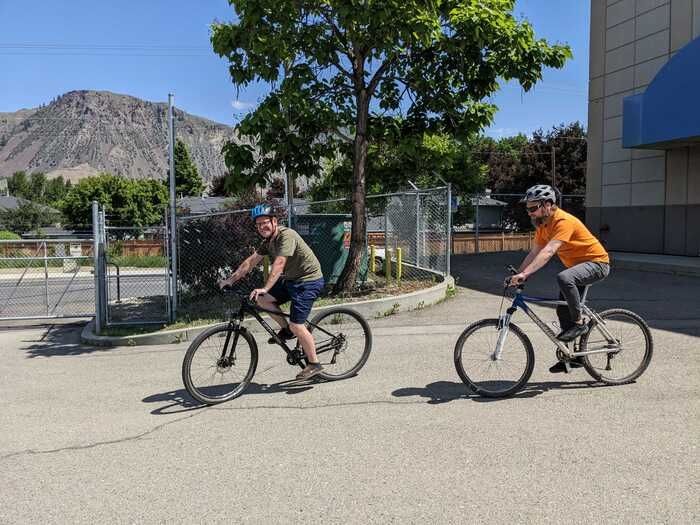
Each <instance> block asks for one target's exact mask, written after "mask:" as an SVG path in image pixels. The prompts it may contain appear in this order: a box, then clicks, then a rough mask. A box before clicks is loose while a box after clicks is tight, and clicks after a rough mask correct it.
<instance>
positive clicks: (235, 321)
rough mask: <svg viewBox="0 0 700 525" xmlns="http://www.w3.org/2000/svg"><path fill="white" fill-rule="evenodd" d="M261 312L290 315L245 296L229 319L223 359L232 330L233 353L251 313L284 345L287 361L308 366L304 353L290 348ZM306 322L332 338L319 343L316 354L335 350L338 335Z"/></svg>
mask: <svg viewBox="0 0 700 525" xmlns="http://www.w3.org/2000/svg"><path fill="white" fill-rule="evenodd" d="M260 312H265V313H267V314H272V315H279V316H282V317H287V318H288V317H290V314H286V313H284V312H277V311H272V310H266V309H264V308H261V307H259V306H257V305H254V304H251V303H249V302H248V301H247V299H244V298H243V299H242V302H241V307H240V309H239V310H238V312H234V313H232V315H231V319H230V320H229V326H230V327H231V330H229V332H228V333H227V334H226V341H224V347H223V349H222V354H221V357H222V359H223V358H225V357H226V352H227V349H228V348H229V346H228V344H229V341H230V339H231V333H232V332H233V333H234V334H235V335H234V338H233V344H232V345H231V352H232V353H233V352H234V351H235V348H236V343H237V342H238V334H239V329H240V326H241V323H242V322H243V319H244V318H245V315H246V314H249V315H251V316H252V317H253V318H254V319H255V320H257V321H258V323H259V324H260V326H262V327H263V328H264V329H265V331H266V332H267V333H268V334H269V335H270V336H272V337H273V338H275V339H276V340H277V344H279V345H280V346H281V347H282V349H283V350H284V351H285V353H286V354H287V362H288V363H289V364H290V365H295V364H296V365H298V366H299V367H301V368H304V366H306V365H305V364H304V353H303V352H300V351H299V350H297V349H291V348H289V346H287V343H286V342H285V341H284V340H283V339H280V338H279V336H278V335H277V333H276V332H275V330H274V329H273V328H272V327H271V326H270V324H269V323H268V322H267V321H265V319H263V317H262V315H260ZM306 324H307V325H311V326H313V327H314V329H317V330H320V331H321V332H323V333H324V334H326V335H327V336H329V337H330V338H331V339H330V341H328V342H326V343H324V344H321V345H318V346H317V347H316V354H323V353H325V352H327V351H329V350H333V349H334V348H335V346H336V338H337V335H335V334H332V333H330V332H328V331H326V330H324V329H323V328H321V327H320V326H318V325H316V324H314V323H312V322H311V321H306ZM334 360H335V356H334V357H333V360H331V362H333V361H334Z"/></svg>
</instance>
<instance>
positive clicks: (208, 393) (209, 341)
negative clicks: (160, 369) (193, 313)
mask: <svg viewBox="0 0 700 525" xmlns="http://www.w3.org/2000/svg"><path fill="white" fill-rule="evenodd" d="M234 341H235V345H234ZM257 364H258V346H257V344H256V343H255V339H253V336H252V335H250V333H248V331H247V330H246V329H245V328H240V329H239V330H238V337H236V332H235V331H234V330H233V329H232V328H231V326H230V325H229V324H228V323H222V324H218V325H216V326H213V327H211V328H209V329H208V330H205V331H204V332H202V333H201V334H199V335H198V336H197V337H196V338H195V340H194V341H192V344H191V345H190V347H189V348H188V349H187V353H186V354H185V359H184V360H183V362H182V381H183V383H184V384H185V388H186V389H187V391H188V392H189V393H190V395H191V396H192V397H193V398H195V399H196V400H197V401H199V402H200V403H204V404H207V405H214V404H216V403H223V402H224V401H229V400H231V399H233V398H235V397H238V396H240V395H241V394H242V393H243V391H244V390H245V389H246V387H247V386H248V385H249V384H250V381H251V380H252V379H253V374H255V368H256V367H257Z"/></svg>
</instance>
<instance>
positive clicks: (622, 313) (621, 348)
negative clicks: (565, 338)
mask: <svg viewBox="0 0 700 525" xmlns="http://www.w3.org/2000/svg"><path fill="white" fill-rule="evenodd" d="M508 270H509V271H510V272H511V273H513V274H515V273H517V271H516V270H515V268H514V267H513V266H508ZM507 289H508V285H507V284H506V285H505V287H504V290H503V297H504V299H505V295H506V291H507ZM524 289H525V286H524V285H523V284H520V285H519V286H517V288H516V292H515V296H514V298H513V303H512V305H511V306H510V308H508V309H507V310H506V312H505V313H504V314H502V315H501V314H500V312H499V316H498V318H495V319H482V320H481V321H477V322H475V323H473V324H471V325H469V326H468V327H467V328H466V329H465V330H464V332H462V335H461V336H460V337H459V339H458V340H457V344H456V346H455V351H454V362H455V368H456V369H457V373H458V374H459V377H460V378H461V379H462V381H464V383H465V384H466V385H467V386H468V387H469V388H470V389H471V390H472V391H474V392H475V393H477V394H479V395H481V396H484V397H506V396H510V395H513V394H515V393H516V392H518V391H519V390H520V389H522V388H523V387H524V386H525V384H526V383H527V381H528V380H529V379H530V375H531V374H532V369H533V367H534V365H535V353H534V351H533V348H532V343H531V342H530V339H529V338H528V337H527V335H525V333H524V332H523V331H522V330H521V329H520V328H519V327H518V326H517V325H515V324H514V323H513V322H512V318H513V315H514V314H515V312H516V311H517V310H518V309H521V310H522V311H524V312H525V313H526V314H527V316H528V317H529V318H530V319H532V321H533V322H534V323H535V324H536V325H537V326H538V327H539V328H540V330H542V331H543V332H544V333H545V335H546V336H547V337H548V338H549V339H550V340H551V341H552V343H553V344H554V345H555V346H556V355H557V358H559V359H560V360H561V361H563V362H564V364H565V367H566V371H567V372H568V371H569V363H570V361H571V360H572V359H574V358H580V362H581V363H582V364H583V366H584V368H585V369H586V371H587V372H588V373H589V374H590V375H591V376H592V377H593V378H594V379H596V380H597V381H601V382H603V383H606V384H609V385H623V384H626V383H631V382H632V381H634V380H635V379H637V378H638V377H639V376H641V375H642V373H644V371H645V370H646V368H647V367H648V366H649V362H650V361H651V357H652V353H653V348H654V343H653V340H652V337H651V331H650V330H649V326H648V325H647V323H646V322H645V321H644V319H642V318H641V317H640V316H639V315H637V314H635V313H634V312H630V311H629V310H623V309H620V308H613V309H610V310H604V311H602V312H596V311H594V310H593V309H592V308H590V307H589V306H587V305H586V296H587V294H588V289H589V286H586V287H585V288H584V291H583V293H582V296H581V302H582V304H581V308H582V311H583V315H584V318H585V319H587V322H588V328H589V329H588V331H587V332H586V333H585V334H583V335H582V336H581V337H580V338H578V339H577V340H574V341H572V342H570V343H564V342H562V341H559V340H558V339H557V337H556V334H555V333H554V332H553V331H552V329H551V328H550V327H549V326H547V324H546V323H545V322H544V321H543V320H542V319H541V318H540V317H539V316H538V315H537V314H535V312H534V311H533V310H532V309H531V308H530V307H529V306H528V303H533V304H544V305H554V306H559V305H566V304H567V303H566V301H561V300H558V299H545V298H540V297H530V296H527V295H525V294H524V293H523V290H524ZM502 308H503V302H501V309H502Z"/></svg>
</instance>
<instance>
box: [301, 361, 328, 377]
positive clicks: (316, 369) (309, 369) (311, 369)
mask: <svg viewBox="0 0 700 525" xmlns="http://www.w3.org/2000/svg"><path fill="white" fill-rule="evenodd" d="M321 372H323V367H322V366H321V363H309V364H308V365H306V368H304V370H302V371H301V372H299V373H298V374H297V379H311V378H312V377H313V376H315V375H316V374H320V373H321Z"/></svg>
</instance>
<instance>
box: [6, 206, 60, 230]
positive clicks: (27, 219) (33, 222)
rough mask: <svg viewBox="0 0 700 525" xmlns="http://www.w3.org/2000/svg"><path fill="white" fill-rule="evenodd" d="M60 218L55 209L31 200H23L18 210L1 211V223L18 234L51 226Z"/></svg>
mask: <svg viewBox="0 0 700 525" xmlns="http://www.w3.org/2000/svg"><path fill="white" fill-rule="evenodd" d="M59 220H60V216H59V215H58V213H56V211H55V210H52V209H51V208H48V207H46V206H42V205H41V204H36V203H34V202H31V201H23V202H22V203H21V204H20V205H19V207H18V208H17V209H16V210H5V211H0V225H2V227H3V229H5V230H9V231H12V232H15V233H17V234H22V233H26V232H30V231H35V230H37V229H39V228H41V227H42V226H50V225H52V224H55V223H56V222H58V221H59Z"/></svg>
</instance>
